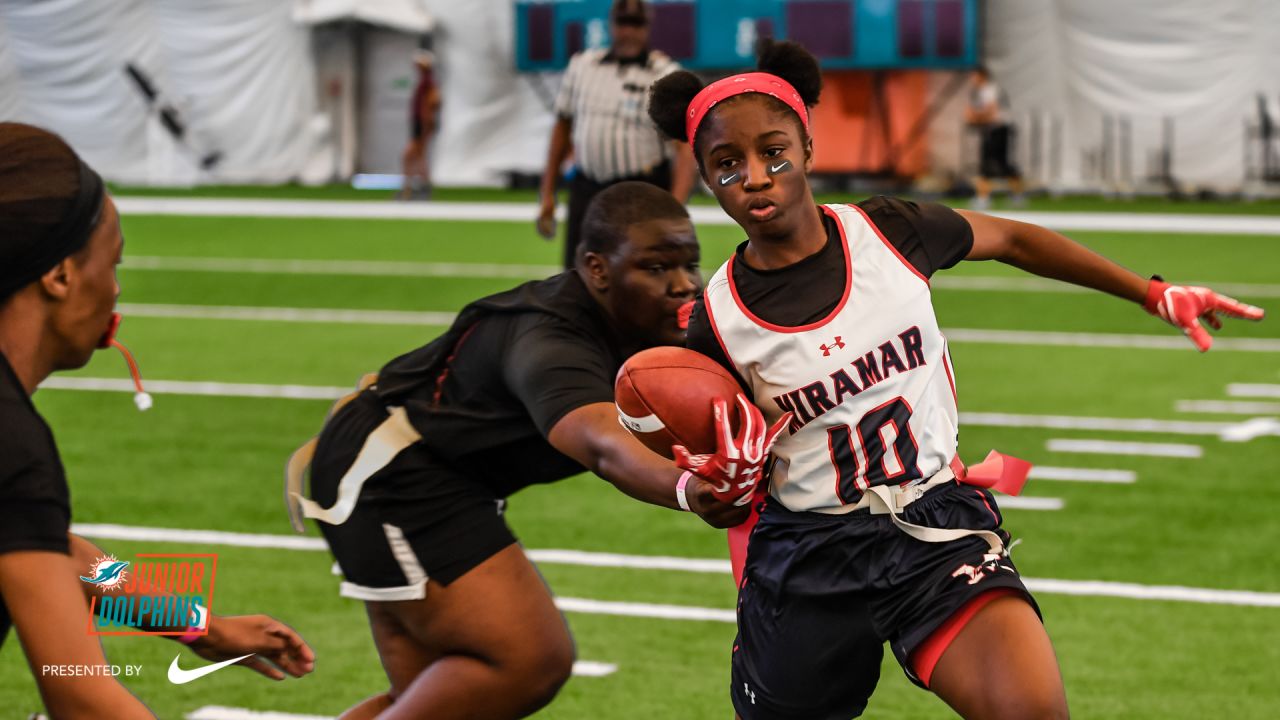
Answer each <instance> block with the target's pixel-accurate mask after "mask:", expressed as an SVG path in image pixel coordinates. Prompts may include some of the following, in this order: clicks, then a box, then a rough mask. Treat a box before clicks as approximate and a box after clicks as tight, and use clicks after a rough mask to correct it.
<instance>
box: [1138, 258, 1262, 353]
mask: <svg viewBox="0 0 1280 720" xmlns="http://www.w3.org/2000/svg"><path fill="white" fill-rule="evenodd" d="M1142 307H1144V308H1146V311H1147V312H1149V313H1151V314H1152V315H1155V316H1157V317H1159V318H1160V319H1162V320H1164V321H1165V322H1167V323H1169V324H1170V325H1172V326H1174V327H1176V328H1178V329H1179V330H1181V331H1182V332H1183V333H1184V334H1185V335H1186V336H1187V337H1188V338H1190V339H1191V342H1193V343H1195V346H1196V347H1197V348H1199V349H1200V352H1204V351H1206V350H1208V349H1209V347H1210V346H1211V345H1213V338H1211V337H1209V333H1208V332H1207V331H1205V329H1204V327H1203V326H1201V325H1200V322H1199V321H1200V320H1204V321H1205V322H1207V323H1209V326H1210V327H1212V328H1213V329H1214V330H1220V329H1221V328H1222V320H1220V319H1219V318H1218V313H1223V314H1226V315H1230V316H1231V317H1238V318H1244V319H1246V320H1261V319H1262V315H1263V311H1262V308H1258V307H1254V306H1252V305H1245V304H1244V303H1242V302H1238V301H1236V300H1234V299H1232V298H1229V297H1227V296H1226V295H1219V294H1218V293H1215V292H1214V291H1212V290H1210V289H1209V288H1205V287H1188V286H1184V285H1170V284H1169V283H1167V282H1165V281H1164V280H1161V279H1160V277H1159V276H1155V277H1152V278H1151V284H1150V285H1148V286H1147V299H1146V302H1144V303H1143V304H1142Z"/></svg>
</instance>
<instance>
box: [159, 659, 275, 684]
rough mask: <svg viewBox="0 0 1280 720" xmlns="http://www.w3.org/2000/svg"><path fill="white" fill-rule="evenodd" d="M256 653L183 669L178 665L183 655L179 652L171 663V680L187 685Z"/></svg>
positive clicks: (174, 682)
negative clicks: (193, 668) (192, 668)
mask: <svg viewBox="0 0 1280 720" xmlns="http://www.w3.org/2000/svg"><path fill="white" fill-rule="evenodd" d="M255 654H256V653H249V654H248V655H241V656H240V657H238V658H231V659H230V660H223V661H222V662H220V663H214V664H212V665H205V666H204V667H201V668H196V669H195V670H183V669H182V668H180V667H178V658H180V657H182V655H181V654H178V655H177V656H176V657H174V658H173V662H172V663H170V664H169V682H171V683H173V684H174V685H185V684H186V683H189V682H191V681H192V680H199V679H200V678H202V677H204V676H205V675H208V674H209V673H214V672H217V671H219V670H221V669H222V668H224V667H226V666H228V665H235V664H236V663H238V662H240V661H241V660H243V659H245V658H247V657H253V656H254V655H255Z"/></svg>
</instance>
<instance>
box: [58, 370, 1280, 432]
mask: <svg viewBox="0 0 1280 720" xmlns="http://www.w3.org/2000/svg"><path fill="white" fill-rule="evenodd" d="M146 386H147V391H148V392H150V393H152V394H153V395H197V396H200V395H203V396H213V397H248V398H283V399H288V400H334V399H337V398H339V397H341V396H343V395H345V394H347V393H349V392H351V388H349V387H338V386H326V385H264V384H257V383H221V382H190V381H184V380H147V381H146ZM40 387H41V388H47V389H50V390H89V391H105V392H129V393H131V392H133V390H134V389H133V383H132V382H130V381H129V380H126V379H123V378H86V377H78V376H70V377H66V376H55V377H51V378H49V379H47V380H45V381H44V382H43V383H41V384H40ZM1267 419H1268V418H1263V420H1267ZM960 422H962V423H964V424H967V425H973V426H983V427H1032V428H1051V429H1057V430H1107V431H1113V432H1143V433H1169V434H1177V435H1212V436H1215V437H1220V438H1222V439H1223V440H1231V441H1240V440H1249V439H1253V438H1257V437H1265V436H1269V435H1277V436H1280V424H1275V425H1271V424H1260V423H1259V422H1258V420H1257V419H1254V420H1247V421H1245V422H1243V423H1225V422H1207V421H1204V422H1197V421H1189V420H1154V419H1150V418H1100V417H1082V416H1074V415H1021V414H1014V413H987V412H962V413H960Z"/></svg>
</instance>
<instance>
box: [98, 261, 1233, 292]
mask: <svg viewBox="0 0 1280 720" xmlns="http://www.w3.org/2000/svg"><path fill="white" fill-rule="evenodd" d="M121 268H122V269H124V270H164V271H174V272H224V273H249V274H265V275H354V276H358V277H436V278H438V277H462V278H513V279H520V280H536V279H540V278H545V277H550V276H552V275H555V274H556V273H558V272H560V270H561V269H562V268H561V267H560V266H559V265H521V264H507V263H446V262H402V261H398V260H396V261H392V260H294V259H272V258H210V257H161V256H149V255H125V257H124V264H123V265H121ZM1215 289H1216V288H1215ZM1223 292H1226V291H1225V290H1224V291H1223Z"/></svg>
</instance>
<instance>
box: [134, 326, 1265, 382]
mask: <svg viewBox="0 0 1280 720" xmlns="http://www.w3.org/2000/svg"><path fill="white" fill-rule="evenodd" d="M119 309H120V312H122V313H124V314H125V315H132V316H136V317H159V318H182V319H187V320H253V321H269V322H300V323H352V324H358V325H363V324H377V325H413V326H441V325H449V324H450V323H452V322H453V318H454V317H455V315H454V314H453V313H448V312H411V311H405V310H356V309H347V308H287V307H252V306H239V305H168V304H152V303H121V304H120V306H119ZM945 334H946V336H947V337H948V338H949V339H950V340H951V341H952V342H956V343H974V344H980V345H1032V346H1039V347H1084V348H1135V349H1142V350H1177V351H1180V352H1191V351H1192V347H1191V344H1190V343H1189V342H1188V341H1187V339H1186V338H1183V337H1181V336H1179V335H1176V334H1164V335H1132V334H1122V333H1071V332H1044V331H1036V330H984V329H976V328H951V329H948V330H946V331H945ZM1213 349H1214V351H1216V352H1261V353H1280V338H1222V337H1220V338H1216V339H1215V340H1214V344H1213ZM1249 387H1254V386H1249ZM1276 397H1280V395H1277V396H1276Z"/></svg>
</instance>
